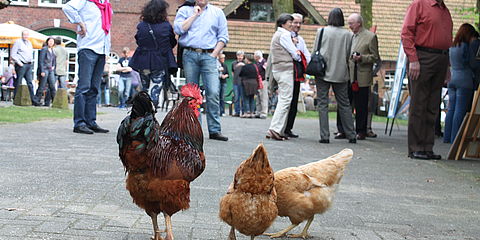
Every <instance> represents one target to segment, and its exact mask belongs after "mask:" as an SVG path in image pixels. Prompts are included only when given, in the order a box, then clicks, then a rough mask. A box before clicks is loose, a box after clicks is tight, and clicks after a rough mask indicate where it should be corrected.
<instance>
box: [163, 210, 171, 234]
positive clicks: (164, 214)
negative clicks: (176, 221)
mask: <svg viewBox="0 0 480 240" xmlns="http://www.w3.org/2000/svg"><path fill="white" fill-rule="evenodd" d="M163 216H164V217H165V225H166V227H167V230H166V231H167V236H166V237H165V240H173V230H172V218H171V217H170V215H168V214H166V213H163Z"/></svg>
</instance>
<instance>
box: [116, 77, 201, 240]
mask: <svg viewBox="0 0 480 240" xmlns="http://www.w3.org/2000/svg"><path fill="white" fill-rule="evenodd" d="M181 94H182V95H183V96H184V99H183V100H182V101H181V102H180V103H179V104H178V105H177V106H176V107H175V108H173V109H172V110H170V112H169V113H168V114H167V116H165V119H164V120H163V122H162V124H161V125H159V124H158V122H157V120H156V119H155V107H154V105H153V102H152V99H151V98H150V96H149V95H148V93H147V92H145V91H143V92H140V93H139V94H137V95H136V96H135V97H134V98H133V100H132V103H133V106H132V110H131V114H130V116H127V117H126V118H125V119H124V120H123V121H122V123H121V125H120V127H119V128H118V134H117V143H118V145H119V155H120V159H121V160H122V163H123V166H124V167H125V173H126V174H127V179H126V188H127V190H128V191H129V192H130V196H132V198H133V202H134V203H135V204H136V205H138V206H139V207H140V208H143V209H145V212H146V213H147V214H148V215H149V216H150V217H151V219H152V224H153V230H154V235H153V237H152V239H154V240H161V239H162V238H161V237H160V231H159V228H158V223H157V215H158V214H159V213H163V215H164V217H165V225H166V240H173V232H172V222H171V216H172V215H173V214H175V213H176V212H178V211H180V210H185V209H188V208H189V203H190V182H191V181H193V180H195V179H196V178H197V177H198V176H199V175H200V174H201V173H202V172H203V170H204V169H205V155H204V153H203V133H202V129H201V126H200V123H199V121H198V119H197V117H198V115H199V112H198V106H199V105H200V104H201V103H202V96H201V95H200V90H199V88H198V86H196V85H194V84H187V85H185V86H184V87H183V88H182V89H181Z"/></svg>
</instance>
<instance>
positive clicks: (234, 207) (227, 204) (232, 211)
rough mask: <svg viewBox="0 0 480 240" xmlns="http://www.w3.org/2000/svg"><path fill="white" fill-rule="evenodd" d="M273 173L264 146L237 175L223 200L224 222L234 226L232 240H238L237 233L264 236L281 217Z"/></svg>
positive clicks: (259, 148) (221, 212)
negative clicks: (277, 204) (278, 214)
mask: <svg viewBox="0 0 480 240" xmlns="http://www.w3.org/2000/svg"><path fill="white" fill-rule="evenodd" d="M273 183H274V178H273V170H272V168H271V167H270V163H269V162H268V158H267V152H266V151H265V148H264V146H263V144H260V145H258V147H257V148H256V149H255V150H254V152H253V154H252V155H251V156H250V157H249V158H248V159H247V160H245V161H243V162H242V163H241V164H240V166H239V167H238V169H237V172H236V173H235V177H234V180H233V183H232V184H230V187H229V189H228V192H227V194H226V195H225V196H223V197H222V199H221V200H220V214H219V216H220V218H221V219H222V220H223V221H224V222H226V223H228V224H229V225H230V226H232V228H231V230H230V235H229V240H235V239H236V237H235V229H237V230H238V231H239V232H241V233H243V234H245V235H247V236H250V237H251V239H252V240H253V239H254V238H255V236H257V235H260V234H262V233H263V232H264V231H265V230H266V229H267V228H268V227H270V225H271V224H272V223H273V220H275V218H276V217H277V213H278V211H277V206H276V205H275V202H276V200H277V196H276V193H275V188H274V185H273Z"/></svg>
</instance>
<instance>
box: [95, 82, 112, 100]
mask: <svg viewBox="0 0 480 240" xmlns="http://www.w3.org/2000/svg"><path fill="white" fill-rule="evenodd" d="M102 96H104V98H103V99H104V101H103V102H102ZM97 103H98V104H102V103H103V104H105V105H109V104H110V89H109V88H108V84H106V83H101V84H100V89H99V90H98V97H97Z"/></svg>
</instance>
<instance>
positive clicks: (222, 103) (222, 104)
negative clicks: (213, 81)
mask: <svg viewBox="0 0 480 240" xmlns="http://www.w3.org/2000/svg"><path fill="white" fill-rule="evenodd" d="M226 88H227V84H226V83H220V115H223V114H224V113H225V89H226Z"/></svg>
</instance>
